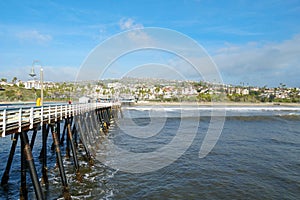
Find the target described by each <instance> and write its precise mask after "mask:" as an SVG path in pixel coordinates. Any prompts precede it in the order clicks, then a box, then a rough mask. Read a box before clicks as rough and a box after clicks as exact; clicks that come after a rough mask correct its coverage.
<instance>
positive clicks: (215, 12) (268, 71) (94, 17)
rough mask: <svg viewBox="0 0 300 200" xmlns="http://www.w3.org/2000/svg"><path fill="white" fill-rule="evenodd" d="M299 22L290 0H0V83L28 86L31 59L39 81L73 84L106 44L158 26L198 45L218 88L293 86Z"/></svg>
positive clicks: (299, 9)
mask: <svg viewBox="0 0 300 200" xmlns="http://www.w3.org/2000/svg"><path fill="white" fill-rule="evenodd" d="M299 19H300V1H294V0H289V1H276V0H272V1H267V0H262V1H250V0H249V1H248V0H240V1H239V0H236V1H225V0H224V1H223V0H220V1H213V0H194V1H193V0H182V1H180V0H170V1H161V0H160V1H156V0H151V1H150V0H149V1H148V0H144V1H133V0H131V1H130V0H128V1H112V0H109V1H108V0H101V1H14V0H12V1H0V77H1V78H2V77H5V78H7V79H8V80H11V79H12V78H13V77H14V76H17V77H18V78H20V79H22V80H28V78H29V77H28V75H27V74H28V73H29V71H30V68H31V66H32V63H33V61H34V60H36V59H38V60H40V62H41V63H42V65H43V67H44V70H45V79H46V80H54V81H68V80H74V78H75V76H76V73H77V72H78V70H79V68H80V66H81V64H82V63H83V61H84V60H85V58H86V57H87V56H88V55H89V53H90V52H91V51H92V50H93V49H94V48H95V47H96V46H97V45H99V44H100V43H101V42H103V41H104V40H105V39H107V38H109V37H111V36H113V35H115V34H118V33H120V32H122V31H126V30H130V29H133V28H143V27H162V28H168V29H172V30H175V31H178V32H180V33H183V34H185V35H187V36H188V37H190V38H192V39H194V40H196V41H197V42H198V43H199V44H200V45H202V46H203V48H204V49H205V50H206V51H207V52H208V54H209V55H210V56H211V58H212V59H213V60H214V62H215V63H216V65H217V66H218V69H219V71H220V73H221V75H222V78H223V80H224V82H225V83H232V84H240V83H244V84H250V85H258V86H264V85H267V86H278V85H279V83H285V84H287V85H288V86H291V87H300V78H299V77H300V23H299ZM146 57H147V56H146ZM139 58H140V57H139ZM162 58H164V55H163V56H161V57H160V60H161V59H162ZM123 60H126V63H125V61H124V63H118V64H119V65H120V66H121V67H123V69H122V70H123V71H130V67H132V66H130V64H131V63H130V61H129V59H123ZM120 62H121V61H120ZM145 62H147V59H145ZM162 64H165V63H162ZM139 73H140V72H139ZM107 76H108V77H109V71H108V75H107ZM111 76H112V77H113V76H114V75H113V74H112V75H111Z"/></svg>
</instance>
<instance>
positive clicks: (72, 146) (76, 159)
mask: <svg viewBox="0 0 300 200" xmlns="http://www.w3.org/2000/svg"><path fill="white" fill-rule="evenodd" d="M67 123H68V125H67V127H68V140H69V143H70V145H71V149H72V154H73V162H74V166H75V171H76V177H77V180H78V181H80V182H82V176H81V174H80V171H79V164H78V158H77V153H76V149H75V144H74V141H73V135H72V131H71V123H72V120H71V119H67Z"/></svg>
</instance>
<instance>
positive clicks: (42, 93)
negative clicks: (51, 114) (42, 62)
mask: <svg viewBox="0 0 300 200" xmlns="http://www.w3.org/2000/svg"><path fill="white" fill-rule="evenodd" d="M43 75H44V74H43V68H42V66H41V71H40V78H41V106H43V103H44V83H43V78H44V77H43Z"/></svg>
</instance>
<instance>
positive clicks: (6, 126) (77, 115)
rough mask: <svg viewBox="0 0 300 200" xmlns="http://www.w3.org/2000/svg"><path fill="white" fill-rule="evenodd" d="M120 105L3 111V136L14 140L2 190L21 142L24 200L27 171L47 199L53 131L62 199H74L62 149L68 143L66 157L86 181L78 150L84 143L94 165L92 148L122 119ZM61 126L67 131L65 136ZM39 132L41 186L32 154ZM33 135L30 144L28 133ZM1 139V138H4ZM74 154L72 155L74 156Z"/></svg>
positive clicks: (0, 131) (0, 130)
mask: <svg viewBox="0 0 300 200" xmlns="http://www.w3.org/2000/svg"><path fill="white" fill-rule="evenodd" d="M119 109H120V104H119V103H88V104H62V105H47V106H42V107H20V108H11V109H3V110H0V136H1V137H6V136H11V138H12V144H11V149H10V153H9V156H8V159H7V164H6V168H5V171H4V173H3V176H2V179H1V186H5V185H7V183H8V181H9V173H10V168H11V165H12V161H13V157H14V154H15V150H16V147H17V143H18V140H19V138H20V140H21V145H20V148H21V160H20V162H21V173H20V177H21V184H20V199H28V192H27V185H26V171H29V172H30V177H31V181H32V185H33V187H34V191H35V195H36V198H37V199H45V197H44V193H43V190H42V185H43V186H47V185H48V184H49V181H48V176H47V170H48V168H47V138H48V134H49V131H50V132H51V135H52V141H53V143H52V145H51V147H52V149H53V150H55V152H56V166H57V167H58V168H59V172H60V178H61V184H62V195H63V197H64V199H71V194H70V193H69V188H68V182H67V179H66V174H65V170H64V165H63V159H62V155H61V145H62V144H63V143H64V140H66V151H65V152H66V157H68V158H70V157H72V158H73V164H74V171H75V173H76V178H77V180H78V181H80V180H81V179H82V177H81V174H80V166H79V164H78V158H77V150H76V149H77V148H78V143H79V142H80V143H81V144H82V145H81V146H83V148H84V151H85V156H86V157H87V159H88V160H89V163H90V164H92V163H93V152H91V151H92V148H90V147H93V146H95V145H97V141H96V138H97V137H98V135H100V133H101V132H102V133H107V131H108V128H109V125H110V121H111V120H112V118H113V117H114V116H117V115H118V111H119ZM61 125H63V126H62V127H63V131H62V132H61ZM38 130H41V131H40V132H41V134H42V147H41V150H40V154H39V155H38V158H39V159H40V161H41V162H42V169H41V174H42V177H41V182H40V181H39V177H38V175H37V169H36V166H35V164H34V158H36V157H37V156H36V155H33V154H32V149H33V147H34V143H35V139H36V135H37V134H38ZM29 131H32V136H31V140H30V141H29V138H28V132H29ZM0 139H1V138H0ZM71 152H72V155H71Z"/></svg>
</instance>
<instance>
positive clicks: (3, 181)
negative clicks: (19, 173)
mask: <svg viewBox="0 0 300 200" xmlns="http://www.w3.org/2000/svg"><path fill="white" fill-rule="evenodd" d="M18 138H19V134H17V133H16V134H15V135H14V138H13V141H12V144H11V148H10V152H9V157H8V160H7V164H6V168H5V171H4V174H3V176H2V179H1V185H2V186H3V185H6V184H7V183H8V179H9V171H10V168H11V164H12V161H13V158H14V155H15V151H16V147H17V144H18Z"/></svg>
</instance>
